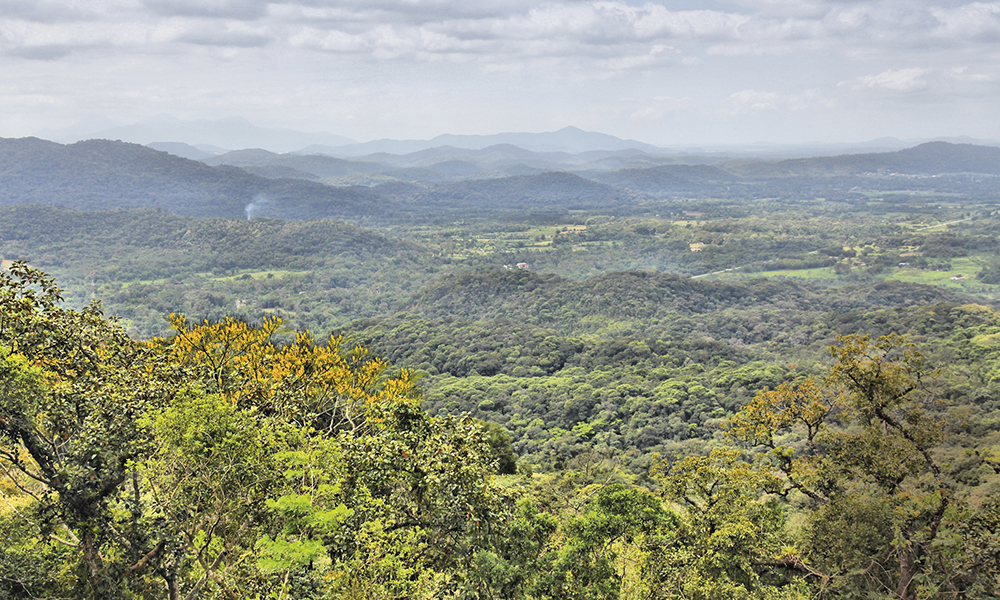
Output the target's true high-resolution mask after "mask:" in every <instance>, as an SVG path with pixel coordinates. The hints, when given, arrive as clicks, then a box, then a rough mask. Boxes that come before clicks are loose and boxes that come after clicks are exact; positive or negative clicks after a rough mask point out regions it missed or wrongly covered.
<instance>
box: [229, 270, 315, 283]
mask: <svg viewBox="0 0 1000 600" xmlns="http://www.w3.org/2000/svg"><path fill="white" fill-rule="evenodd" d="M310 273H312V271H287V270H274V269H271V270H267V271H242V272H240V273H237V274H236V275H229V276H226V277H213V278H212V280H214V281H236V280H237V279H244V278H245V277H246V276H247V275H249V276H250V277H252V278H253V279H269V278H271V279H275V278H276V279H288V278H292V277H304V276H306V275H309V274H310ZM268 276H270V277H268Z"/></svg>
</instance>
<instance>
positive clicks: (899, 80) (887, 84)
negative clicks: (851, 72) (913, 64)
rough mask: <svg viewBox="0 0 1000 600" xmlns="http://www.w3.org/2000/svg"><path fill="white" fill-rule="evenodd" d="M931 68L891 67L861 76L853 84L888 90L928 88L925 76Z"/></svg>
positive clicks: (914, 90) (903, 90) (902, 90)
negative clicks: (895, 68)
mask: <svg viewBox="0 0 1000 600" xmlns="http://www.w3.org/2000/svg"><path fill="white" fill-rule="evenodd" d="M929 72H930V70H929V69H920V68H912V69H897V70H893V69H889V70H887V71H882V72H881V73H878V74H876V75H865V76H864V77H859V78H858V79H856V80H855V81H854V82H851V85H852V86H853V87H854V88H855V89H857V88H867V89H871V90H884V91H888V92H916V91H920V90H924V89H927V87H928V82H927V79H926V78H925V77H924V76H925V75H927V74H928V73H929Z"/></svg>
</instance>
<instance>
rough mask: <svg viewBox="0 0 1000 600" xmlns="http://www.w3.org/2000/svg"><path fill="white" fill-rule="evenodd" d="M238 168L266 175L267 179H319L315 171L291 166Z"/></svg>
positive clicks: (261, 175) (262, 175)
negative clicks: (310, 171)
mask: <svg viewBox="0 0 1000 600" xmlns="http://www.w3.org/2000/svg"><path fill="white" fill-rule="evenodd" d="M240 168H241V169H243V170H244V171H246V172H247V173H252V174H254V175H259V176H260V177H266V178H267V179H305V180H307V181H319V180H320V179H321V178H320V177H319V176H318V175H316V174H315V173H307V172H306V171H300V170H298V169H293V168H292V167H280V166H278V165H264V166H260V167H249V166H248V167H240Z"/></svg>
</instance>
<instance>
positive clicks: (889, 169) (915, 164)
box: [720, 142, 1000, 178]
mask: <svg viewBox="0 0 1000 600" xmlns="http://www.w3.org/2000/svg"><path fill="white" fill-rule="evenodd" d="M720 166H721V167H722V168H724V169H726V170H729V171H733V172H734V173H737V174H740V175H744V176H752V177H759V178H767V177H795V176H823V177H829V176H849V175H862V174H870V173H879V174H889V173H903V174H910V175H938V174H945V173H982V174H990V175H1000V148H994V147H992V146H975V145H972V144H951V143H948V142H927V143H925V144H920V145H919V146H915V147H913V148H907V149H905V150H898V151H896V152H881V153H872V154H845V155H842V156H830V157H814V158H798V159H791V160H783V161H777V162H762V161H733V162H728V163H724V164H722V165H720Z"/></svg>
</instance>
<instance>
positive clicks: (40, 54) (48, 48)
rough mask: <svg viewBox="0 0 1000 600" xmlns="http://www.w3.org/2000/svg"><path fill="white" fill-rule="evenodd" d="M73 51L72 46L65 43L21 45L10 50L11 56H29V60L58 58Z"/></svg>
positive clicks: (8, 52)
mask: <svg viewBox="0 0 1000 600" xmlns="http://www.w3.org/2000/svg"><path fill="white" fill-rule="evenodd" d="M71 52H73V47H72V46H67V45H64V44H47V45H43V46H21V47H18V48H13V49H11V50H8V51H7V52H6V53H7V54H8V55H10V56H17V57H19V58H27V59H29V60H56V59H59V58H63V57H64V56H67V55H69V54H70V53H71Z"/></svg>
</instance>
